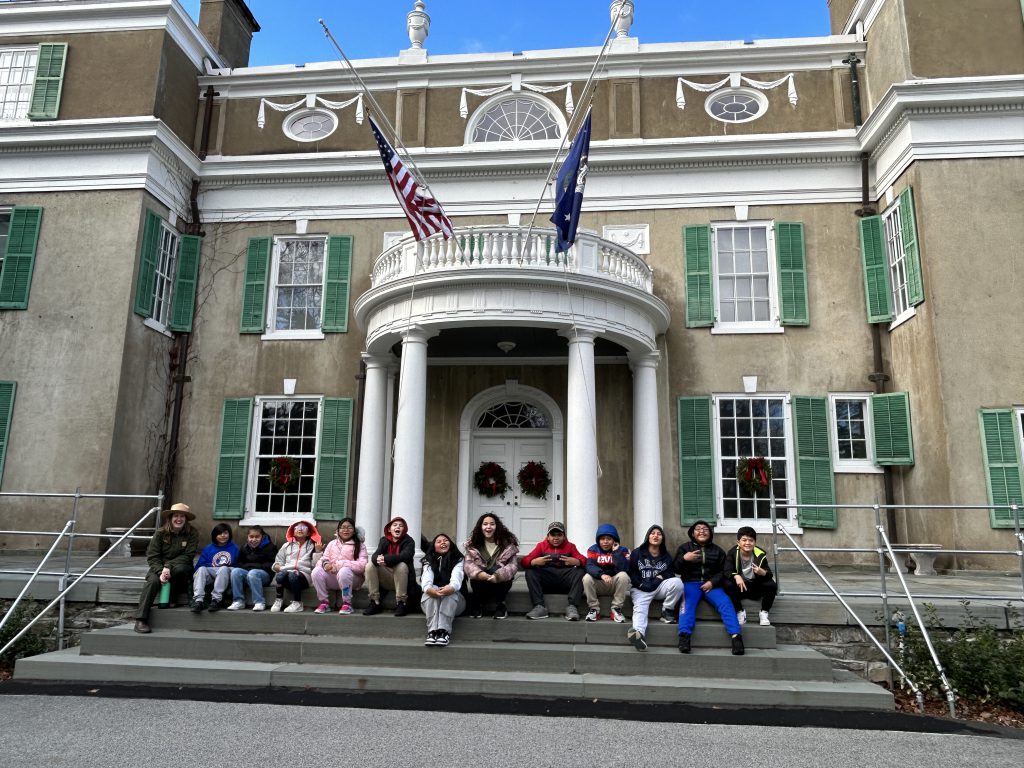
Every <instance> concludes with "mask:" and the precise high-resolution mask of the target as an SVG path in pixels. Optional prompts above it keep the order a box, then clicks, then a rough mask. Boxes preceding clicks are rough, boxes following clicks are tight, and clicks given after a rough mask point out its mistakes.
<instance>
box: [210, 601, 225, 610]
mask: <svg viewBox="0 0 1024 768" xmlns="http://www.w3.org/2000/svg"><path fill="white" fill-rule="evenodd" d="M223 607H224V604H223V603H222V602H221V601H220V600H211V601H210V607H209V608H207V609H206V610H208V611H209V612H210V613H216V612H217V611H219V610H220V609H221V608H223Z"/></svg>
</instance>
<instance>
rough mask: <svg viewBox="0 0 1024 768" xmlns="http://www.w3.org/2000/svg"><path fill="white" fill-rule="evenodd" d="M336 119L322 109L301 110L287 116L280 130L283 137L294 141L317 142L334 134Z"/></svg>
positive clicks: (336, 125) (332, 114) (333, 115)
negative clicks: (282, 132)
mask: <svg viewBox="0 0 1024 768" xmlns="http://www.w3.org/2000/svg"><path fill="white" fill-rule="evenodd" d="M337 127H338V118H337V116H335V114H334V113H333V112H328V111H327V110H324V109H303V110H300V111H298V112H296V113H295V114H293V115H289V116H288V117H287V118H286V119H285V121H284V124H283V125H282V126H281V129H282V130H283V131H284V135H285V136H287V137H288V138H289V139H295V141H319V140H320V139H325V138H327V137H328V136H330V135H331V134H332V133H334V131H335V129H336V128H337Z"/></svg>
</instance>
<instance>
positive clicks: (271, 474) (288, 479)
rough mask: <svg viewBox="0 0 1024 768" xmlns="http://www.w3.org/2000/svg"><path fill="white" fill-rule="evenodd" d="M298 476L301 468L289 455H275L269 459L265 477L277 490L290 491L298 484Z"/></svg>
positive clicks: (300, 474)
mask: <svg viewBox="0 0 1024 768" xmlns="http://www.w3.org/2000/svg"><path fill="white" fill-rule="evenodd" d="M300 477H302V470H301V469H299V462H297V461H296V460H295V459H293V458H292V457H291V456H277V457H275V458H273V459H271V460H270V470H269V471H268V472H267V479H268V480H270V484H271V485H272V486H274V487H275V488H277V489H278V490H282V491H290V490H291V489H292V488H294V487H295V486H296V485H298V484H299V478H300Z"/></svg>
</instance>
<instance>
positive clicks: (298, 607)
mask: <svg viewBox="0 0 1024 768" xmlns="http://www.w3.org/2000/svg"><path fill="white" fill-rule="evenodd" d="M302 610H303V608H302V603H300V602H299V601H298V600H293V601H292V602H290V603H288V607H287V608H285V609H284V612H285V613H302Z"/></svg>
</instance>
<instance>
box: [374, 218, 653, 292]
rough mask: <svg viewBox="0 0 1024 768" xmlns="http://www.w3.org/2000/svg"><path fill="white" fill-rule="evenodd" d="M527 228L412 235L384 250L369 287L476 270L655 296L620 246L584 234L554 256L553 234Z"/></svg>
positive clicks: (642, 265) (636, 261)
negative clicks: (569, 279)
mask: <svg viewBox="0 0 1024 768" xmlns="http://www.w3.org/2000/svg"><path fill="white" fill-rule="evenodd" d="M527 231H528V230H527V228H526V227H512V226H507V225H506V226H482V227H459V228H458V229H456V230H455V237H453V238H451V239H448V240H445V239H444V238H443V237H441V236H440V235H434V236H432V237H430V238H428V239H427V240H423V241H421V242H416V241H415V240H413V239H412V236H411V235H410V236H408V237H406V238H404V239H402V240H400V241H399V242H397V243H395V244H394V245H392V246H391V247H390V248H388V249H387V250H385V251H384V252H383V253H382V254H381V255H380V257H379V258H378V259H377V261H376V262H375V263H374V265H373V273H372V274H371V276H370V281H371V285H372V286H373V287H374V288H378V287H380V286H383V285H387V284H388V283H391V282H394V281H396V280H401V279H404V278H409V277H414V276H417V275H430V274H435V273H439V272H452V271H459V270H473V269H507V270H509V272H510V273H511V272H513V271H515V270H531V271H537V270H540V271H543V272H553V273H559V274H574V275H589V276H593V277H597V278H601V279H604V280H611V281H613V282H615V283H619V284H623V285H627V286H630V287H631V288H635V289H637V290H640V291H644V292H645V293H651V292H652V271H651V268H650V267H649V266H647V263H646V262H645V261H644V260H643V259H641V258H640V257H639V256H637V255H636V254H635V253H633V252H632V251H630V250H629V249H628V248H623V247H622V246H620V245H616V244H615V243H613V242H611V241H609V240H605V239H604V238H600V237H598V236H597V235H594V234H590V233H585V232H580V233H579V234H578V235H577V237H576V243H575V244H574V245H573V246H572V247H571V248H570V249H569V251H568V252H567V253H558V252H556V251H555V243H556V240H555V230H553V229H533V230H532V231H531V232H530V234H529V237H527Z"/></svg>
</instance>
